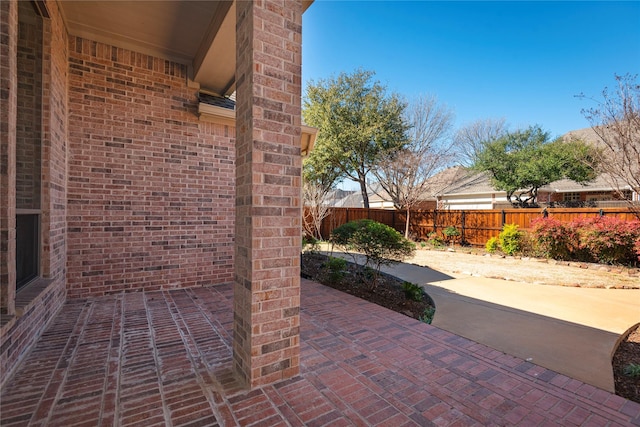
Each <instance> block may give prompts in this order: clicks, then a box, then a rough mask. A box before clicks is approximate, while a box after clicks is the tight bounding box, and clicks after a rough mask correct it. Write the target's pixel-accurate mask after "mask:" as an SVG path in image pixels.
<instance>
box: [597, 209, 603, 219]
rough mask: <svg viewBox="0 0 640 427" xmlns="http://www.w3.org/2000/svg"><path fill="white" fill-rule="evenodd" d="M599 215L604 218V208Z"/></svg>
mask: <svg viewBox="0 0 640 427" xmlns="http://www.w3.org/2000/svg"><path fill="white" fill-rule="evenodd" d="M598 216H599V217H600V218H602V217H603V216H604V210H603V209H600V211H599V212H598Z"/></svg>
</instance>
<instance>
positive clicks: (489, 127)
mask: <svg viewBox="0 0 640 427" xmlns="http://www.w3.org/2000/svg"><path fill="white" fill-rule="evenodd" d="M507 130H508V126H507V124H506V121H505V119H503V118H502V119H480V120H476V121H475V122H472V123H469V124H467V125H465V126H463V127H461V128H460V129H459V130H458V131H457V132H456V134H455V136H454V138H453V143H454V147H455V150H456V154H457V156H458V162H459V163H460V164H461V165H462V166H467V167H471V166H473V165H475V164H476V162H477V161H478V154H479V153H481V152H482V151H483V150H484V149H485V147H486V145H487V143H489V142H491V141H495V140H496V139H498V138H500V137H502V136H504V135H505V134H506V133H507Z"/></svg>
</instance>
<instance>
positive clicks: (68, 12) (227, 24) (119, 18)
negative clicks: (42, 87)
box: [59, 0, 313, 96]
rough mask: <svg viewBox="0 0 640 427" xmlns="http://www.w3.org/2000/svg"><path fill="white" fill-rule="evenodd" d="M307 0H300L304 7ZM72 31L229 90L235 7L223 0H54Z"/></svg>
mask: <svg viewBox="0 0 640 427" xmlns="http://www.w3.org/2000/svg"><path fill="white" fill-rule="evenodd" d="M311 3H313V0H303V10H306V9H307V8H308V7H309V6H310V5H311ZM59 4H60V9H61V11H62V15H63V18H64V21H65V24H66V27H67V30H68V32H69V34H70V35H72V36H79V37H82V38H85V39H88V40H93V41H98V42H103V43H106V44H109V45H111V46H115V47H121V48H124V49H129V50H132V51H135V52H140V53H144V54H148V55H152V56H155V57H159V58H164V59H168V60H171V61H175V62H178V63H181V64H185V65H187V66H188V67H189V69H190V77H191V79H192V80H193V81H194V82H196V83H198V84H199V85H200V87H201V88H202V89H206V90H208V91H210V92H213V93H216V94H218V95H222V96H228V95H230V94H231V93H233V92H234V90H235V68H236V41H235V39H236V37H235V27H236V11H235V1H229V0H195V1H193V0H151V1H147V0H136V1H113V0H106V1H105V0H95V1H94V0H60V1H59Z"/></svg>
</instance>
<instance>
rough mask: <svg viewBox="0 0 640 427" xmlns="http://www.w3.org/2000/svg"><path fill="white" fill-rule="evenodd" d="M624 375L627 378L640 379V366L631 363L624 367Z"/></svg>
mask: <svg viewBox="0 0 640 427" xmlns="http://www.w3.org/2000/svg"><path fill="white" fill-rule="evenodd" d="M622 373H623V374H624V375H625V376H627V377H631V378H640V364H638V363H629V364H628V365H626V366H625V367H624V370H623V371H622Z"/></svg>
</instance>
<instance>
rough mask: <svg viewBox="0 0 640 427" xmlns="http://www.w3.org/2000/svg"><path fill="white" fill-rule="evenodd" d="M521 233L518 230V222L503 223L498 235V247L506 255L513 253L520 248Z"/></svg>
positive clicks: (517, 251)
mask: <svg viewBox="0 0 640 427" xmlns="http://www.w3.org/2000/svg"><path fill="white" fill-rule="evenodd" d="M522 237H523V233H522V232H521V231H520V230H518V224H505V225H504V226H503V227H502V231H501V232H500V234H499V235H498V241H499V242H500V249H501V250H502V252H504V253H505V254H507V255H515V254H517V253H519V252H520V251H521V249H522V244H521V240H522Z"/></svg>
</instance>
